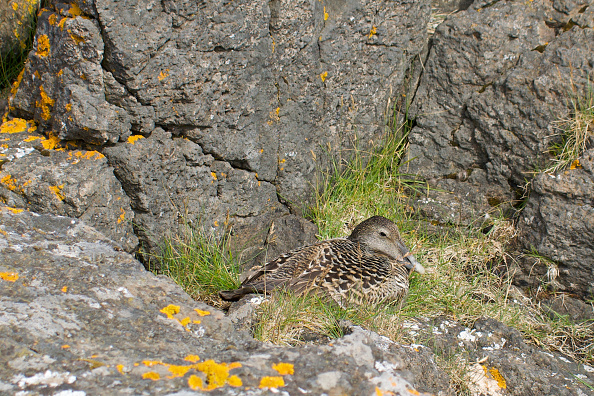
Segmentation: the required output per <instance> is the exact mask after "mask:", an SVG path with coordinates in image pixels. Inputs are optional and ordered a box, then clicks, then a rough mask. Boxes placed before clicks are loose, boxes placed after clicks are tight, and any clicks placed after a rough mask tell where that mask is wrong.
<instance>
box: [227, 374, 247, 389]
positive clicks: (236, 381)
mask: <svg viewBox="0 0 594 396" xmlns="http://www.w3.org/2000/svg"><path fill="white" fill-rule="evenodd" d="M227 383H228V384H229V385H230V386H234V387H238V386H242V385H243V382H241V378H239V377H238V376H236V375H232V376H230V377H229V378H228V379H227Z"/></svg>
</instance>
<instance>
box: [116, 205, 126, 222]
mask: <svg viewBox="0 0 594 396" xmlns="http://www.w3.org/2000/svg"><path fill="white" fill-rule="evenodd" d="M120 210H121V211H122V214H120V216H119V217H118V224H120V223H121V222H123V221H125V220H126V211H125V210H124V208H120Z"/></svg>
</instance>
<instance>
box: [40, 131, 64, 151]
mask: <svg viewBox="0 0 594 396" xmlns="http://www.w3.org/2000/svg"><path fill="white" fill-rule="evenodd" d="M59 143H60V138H59V137H58V136H57V135H55V134H54V133H52V132H50V135H49V138H47V139H43V140H42V141H41V145H42V146H43V148H44V149H46V150H53V149H55V148H56V146H57V145H58V144H59Z"/></svg>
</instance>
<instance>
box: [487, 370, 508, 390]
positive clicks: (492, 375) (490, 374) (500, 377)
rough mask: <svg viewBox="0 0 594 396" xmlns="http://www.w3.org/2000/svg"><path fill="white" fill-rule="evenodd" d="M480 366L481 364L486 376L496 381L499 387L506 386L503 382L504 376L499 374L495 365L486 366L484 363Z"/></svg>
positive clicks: (504, 387)
mask: <svg viewBox="0 0 594 396" xmlns="http://www.w3.org/2000/svg"><path fill="white" fill-rule="evenodd" d="M481 366H482V368H483V370H484V372H485V376H487V378H492V379H494V380H495V381H497V385H498V386H499V387H500V388H501V389H506V388H507V383H506V382H505V378H503V375H501V373H500V372H499V370H497V369H496V368H495V367H491V368H488V367H487V366H485V365H481Z"/></svg>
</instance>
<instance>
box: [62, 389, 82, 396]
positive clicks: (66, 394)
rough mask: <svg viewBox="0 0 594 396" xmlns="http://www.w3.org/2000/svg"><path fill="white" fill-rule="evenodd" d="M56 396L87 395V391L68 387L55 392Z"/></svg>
mask: <svg viewBox="0 0 594 396" xmlns="http://www.w3.org/2000/svg"><path fill="white" fill-rule="evenodd" d="M54 396H86V393H85V392H83V391H77V390H72V389H66V390H63V391H60V392H58V393H54Z"/></svg>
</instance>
